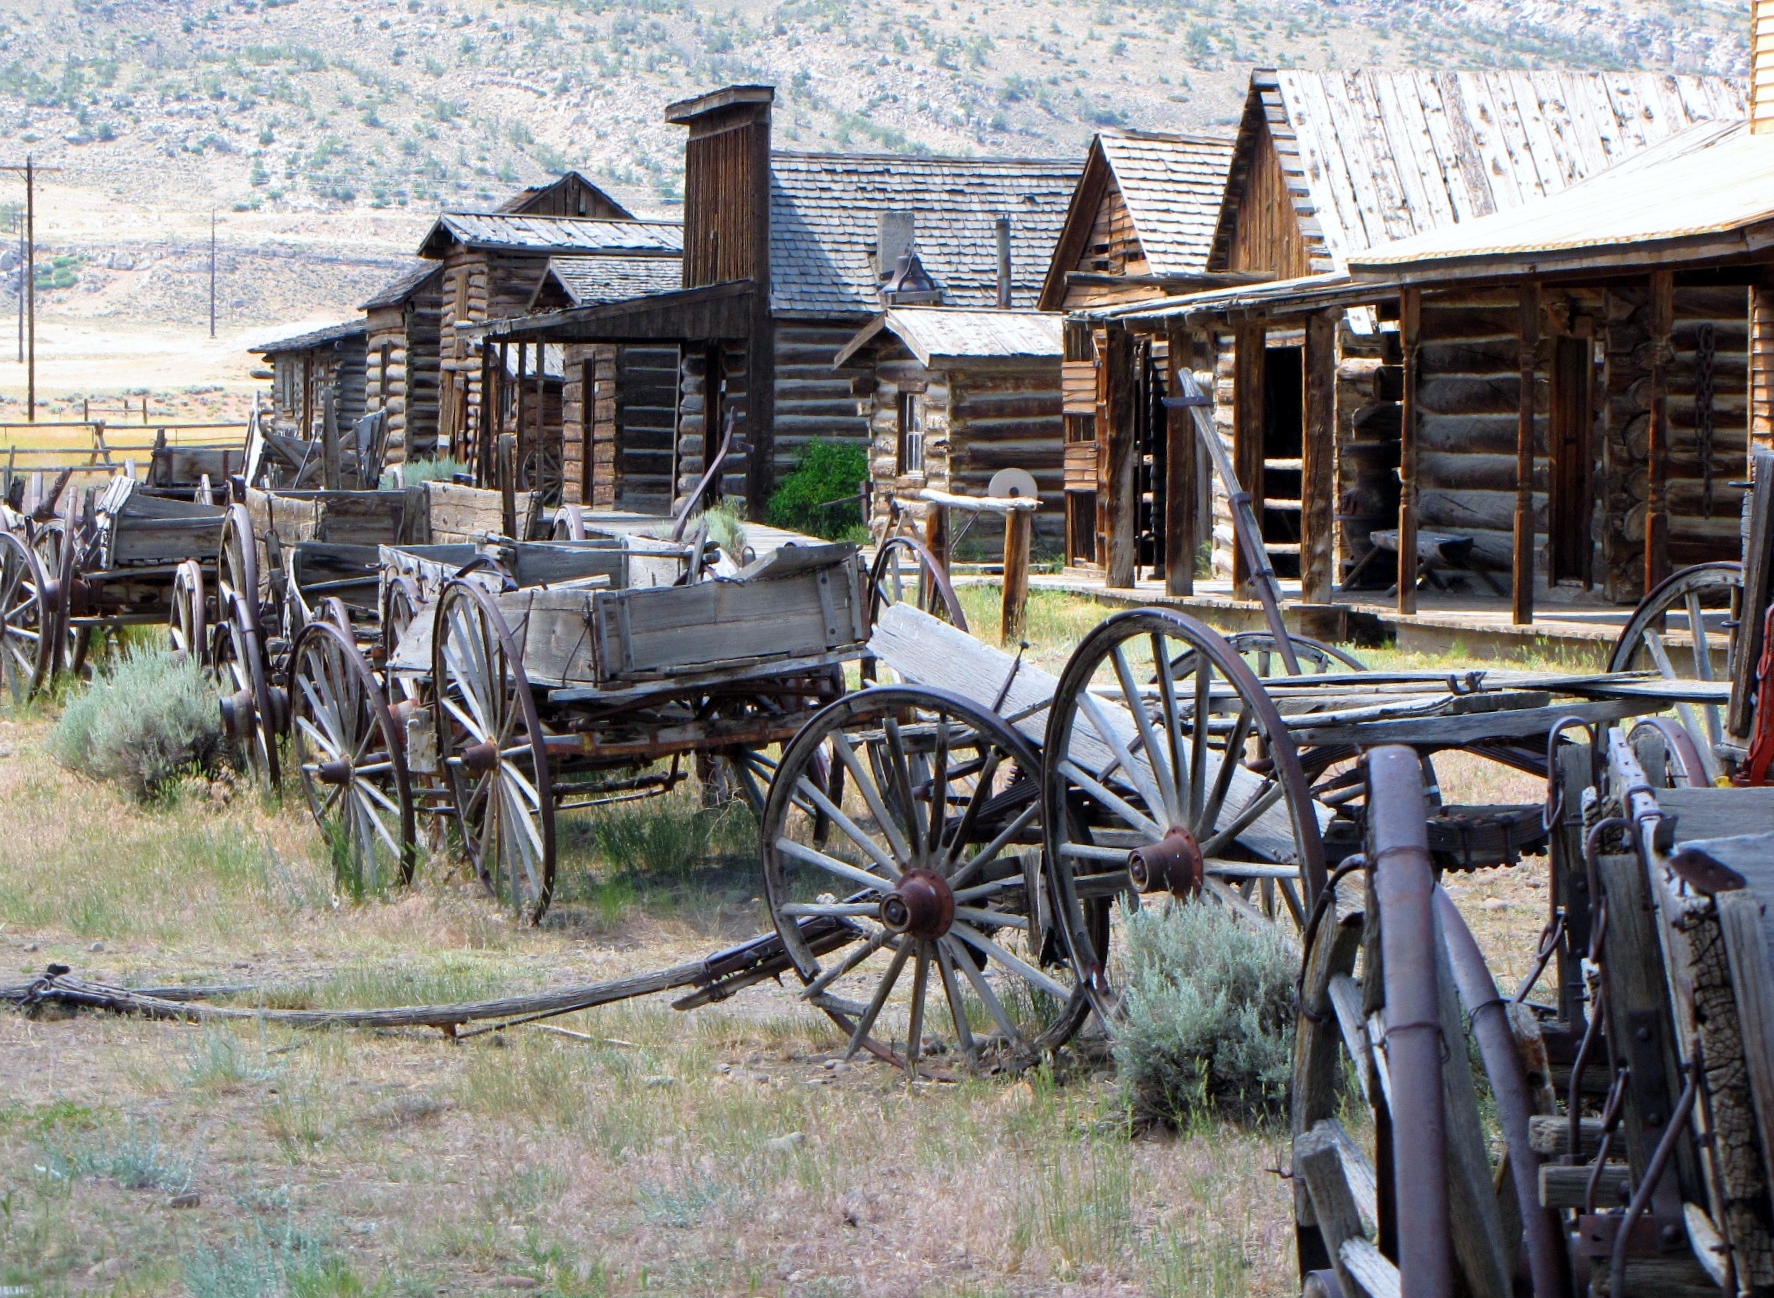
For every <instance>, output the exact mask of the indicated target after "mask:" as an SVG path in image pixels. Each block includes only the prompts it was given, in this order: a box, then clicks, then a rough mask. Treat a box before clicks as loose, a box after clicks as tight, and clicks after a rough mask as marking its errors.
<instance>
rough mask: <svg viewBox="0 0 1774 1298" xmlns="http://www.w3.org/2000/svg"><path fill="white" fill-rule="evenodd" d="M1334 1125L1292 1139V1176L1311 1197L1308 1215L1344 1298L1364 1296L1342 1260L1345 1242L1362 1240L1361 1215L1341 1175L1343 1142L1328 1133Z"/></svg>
mask: <svg viewBox="0 0 1774 1298" xmlns="http://www.w3.org/2000/svg"><path fill="white" fill-rule="evenodd" d="M1334 1125H1335V1124H1334V1123H1332V1122H1331V1121H1330V1120H1328V1119H1327V1120H1325V1121H1321V1122H1319V1123H1317V1124H1316V1125H1314V1126H1313V1127H1312V1128H1311V1129H1310V1130H1309V1131H1305V1132H1302V1133H1301V1134H1300V1135H1297V1136H1295V1137H1294V1145H1293V1161H1294V1175H1295V1176H1297V1177H1299V1178H1301V1179H1302V1180H1304V1181H1305V1183H1306V1189H1307V1193H1308V1194H1310V1195H1311V1197H1312V1212H1313V1216H1314V1218H1315V1219H1316V1220H1317V1223H1318V1232H1319V1235H1320V1236H1321V1237H1322V1239H1323V1241H1324V1246H1325V1250H1326V1251H1327V1252H1328V1253H1329V1255H1330V1258H1331V1265H1332V1267H1333V1268H1334V1269H1335V1270H1336V1272H1337V1281H1338V1283H1339V1284H1341V1285H1342V1286H1343V1292H1344V1293H1345V1294H1350V1293H1365V1292H1367V1290H1366V1288H1365V1287H1364V1286H1361V1285H1360V1284H1359V1283H1358V1282H1357V1280H1356V1278H1355V1276H1354V1275H1353V1274H1351V1273H1350V1271H1349V1269H1348V1267H1347V1265H1346V1264H1345V1263H1344V1261H1343V1258H1342V1252H1341V1250H1342V1247H1343V1245H1344V1243H1345V1242H1347V1241H1349V1240H1364V1241H1365V1240H1366V1238H1367V1237H1366V1235H1365V1234H1364V1233H1363V1230H1362V1222H1361V1212H1360V1210H1359V1208H1358V1207H1357V1205H1356V1201H1355V1195H1354V1193H1353V1192H1352V1191H1351V1190H1350V1188H1349V1182H1348V1178H1347V1177H1346V1176H1345V1174H1344V1171H1343V1150H1342V1144H1343V1142H1341V1141H1339V1140H1338V1139H1337V1135H1336V1133H1335V1132H1334V1131H1333V1130H1331V1128H1332V1127H1333V1126H1334Z"/></svg>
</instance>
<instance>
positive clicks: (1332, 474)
mask: <svg viewBox="0 0 1774 1298" xmlns="http://www.w3.org/2000/svg"><path fill="white" fill-rule="evenodd" d="M1341 314H1342V313H1341V312H1340V311H1319V312H1317V313H1315V314H1313V315H1311V316H1309V317H1308V318H1307V320H1306V357H1305V361H1306V364H1305V370H1306V378H1305V383H1306V406H1305V408H1306V426H1305V428H1304V430H1303V432H1304V440H1303V441H1302V443H1301V454H1302V457H1303V458H1302V472H1301V474H1300V595H1301V598H1303V599H1304V600H1305V602H1306V603H1308V604H1328V603H1330V602H1331V584H1332V581H1333V579H1334V576H1335V570H1336V491H1337V485H1336V484H1337V475H1336V460H1337V321H1338V318H1339V317H1340V316H1341ZM1259 517H1260V516H1259Z"/></svg>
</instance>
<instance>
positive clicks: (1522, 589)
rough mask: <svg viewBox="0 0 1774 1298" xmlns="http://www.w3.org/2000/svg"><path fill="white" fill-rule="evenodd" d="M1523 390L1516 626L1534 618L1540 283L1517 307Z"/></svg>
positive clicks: (1518, 434) (1518, 429)
mask: <svg viewBox="0 0 1774 1298" xmlns="http://www.w3.org/2000/svg"><path fill="white" fill-rule="evenodd" d="M1515 332H1516V342H1517V344H1518V355H1517V360H1518V362H1519V367H1520V374H1521V393H1520V395H1519V397H1518V400H1517V410H1516V421H1515V583H1514V590H1513V591H1512V595H1513V600H1512V605H1513V618H1514V621H1515V624H1516V625H1517V626H1527V625H1529V624H1530V623H1532V622H1533V620H1534V441H1535V439H1534V389H1535V387H1536V386H1537V382H1536V377H1535V376H1536V372H1537V369H1538V353H1539V347H1540V285H1539V283H1538V282H1534V283H1530V284H1524V285H1523V286H1522V290H1521V299H1520V301H1519V303H1518V304H1517V307H1516V326H1515Z"/></svg>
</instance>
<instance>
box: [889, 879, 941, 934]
mask: <svg viewBox="0 0 1774 1298" xmlns="http://www.w3.org/2000/svg"><path fill="white" fill-rule="evenodd" d="M954 922H955V893H954V890H953V889H951V888H950V887H949V883H948V880H947V879H944V878H943V877H942V876H941V875H940V874H937V873H936V872H935V871H934V870H907V871H906V872H905V873H904V874H902V875H900V877H899V886H898V887H896V888H895V889H894V890H893V891H892V892H890V893H888V894H887V895H886V896H885V897H883V898H881V924H882V925H883V927H885V928H886V929H888V931H890V932H893V933H904V934H905V935H906V936H907V937H914V938H918V939H919V940H920V941H926V942H928V941H934V940H935V939H937V938H939V937H941V936H942V935H943V934H945V933H947V932H948V931H949V926H950V925H952V924H953V923H954Z"/></svg>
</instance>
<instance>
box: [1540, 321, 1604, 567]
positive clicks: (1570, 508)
mask: <svg viewBox="0 0 1774 1298" xmlns="http://www.w3.org/2000/svg"><path fill="white" fill-rule="evenodd" d="M1552 344H1553V346H1552V357H1551V367H1552V373H1551V379H1552V383H1551V393H1550V396H1551V411H1550V413H1551V419H1550V423H1549V427H1548V429H1547V449H1548V451H1549V452H1550V455H1551V463H1550V466H1549V469H1550V473H1549V478H1548V482H1547V488H1548V497H1549V498H1548V501H1547V506H1548V509H1547V537H1546V559H1547V574H1546V576H1547V581H1548V582H1549V583H1550V584H1552V585H1557V584H1558V583H1559V582H1561V581H1580V582H1582V583H1583V585H1584V588H1585V589H1587V588H1588V587H1589V586H1591V585H1592V584H1593V581H1594V575H1593V562H1592V560H1593V555H1594V544H1593V542H1592V541H1591V539H1590V527H1591V520H1592V518H1593V516H1594V508H1595V502H1594V466H1595V405H1594V400H1595V360H1594V357H1595V341H1594V339H1592V338H1588V337H1584V336H1581V335H1579V336H1570V335H1567V336H1564V337H1560V338H1554V339H1553V340H1552Z"/></svg>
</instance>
